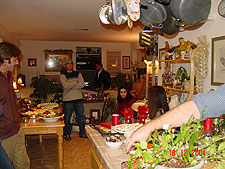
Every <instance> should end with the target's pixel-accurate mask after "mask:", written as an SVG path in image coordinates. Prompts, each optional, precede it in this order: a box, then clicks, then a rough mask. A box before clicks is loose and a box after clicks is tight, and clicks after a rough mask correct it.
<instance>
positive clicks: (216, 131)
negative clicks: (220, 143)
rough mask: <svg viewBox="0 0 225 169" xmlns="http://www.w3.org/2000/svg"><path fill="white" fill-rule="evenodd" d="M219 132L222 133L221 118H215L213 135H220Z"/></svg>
mask: <svg viewBox="0 0 225 169" xmlns="http://www.w3.org/2000/svg"><path fill="white" fill-rule="evenodd" d="M219 133H220V127H219V119H218V118H215V119H213V135H218V134H219Z"/></svg>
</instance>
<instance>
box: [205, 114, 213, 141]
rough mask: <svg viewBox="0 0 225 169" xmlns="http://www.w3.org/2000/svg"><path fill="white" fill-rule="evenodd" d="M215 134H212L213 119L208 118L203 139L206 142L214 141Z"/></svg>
mask: <svg viewBox="0 0 225 169" xmlns="http://www.w3.org/2000/svg"><path fill="white" fill-rule="evenodd" d="M212 136H213V133H212V118H208V119H206V120H205V123H204V134H203V137H204V138H205V140H207V141H209V140H211V139H212Z"/></svg>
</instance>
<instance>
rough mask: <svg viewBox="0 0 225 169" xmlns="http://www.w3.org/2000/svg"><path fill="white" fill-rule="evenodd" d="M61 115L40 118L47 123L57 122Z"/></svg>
mask: <svg viewBox="0 0 225 169" xmlns="http://www.w3.org/2000/svg"><path fill="white" fill-rule="evenodd" d="M61 117H62V116H59V117H52V118H44V117H41V119H43V120H44V121H45V122H47V123H54V122H57V121H58V120H59V119H60V118H61Z"/></svg>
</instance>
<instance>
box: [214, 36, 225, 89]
mask: <svg viewBox="0 0 225 169" xmlns="http://www.w3.org/2000/svg"><path fill="white" fill-rule="evenodd" d="M224 77H225V36H220V37H215V38H212V67H211V85H216V86H219V85H222V84H224V83H225V78H224Z"/></svg>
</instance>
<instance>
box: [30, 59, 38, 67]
mask: <svg viewBox="0 0 225 169" xmlns="http://www.w3.org/2000/svg"><path fill="white" fill-rule="evenodd" d="M28 66H37V59H35V58H28Z"/></svg>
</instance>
